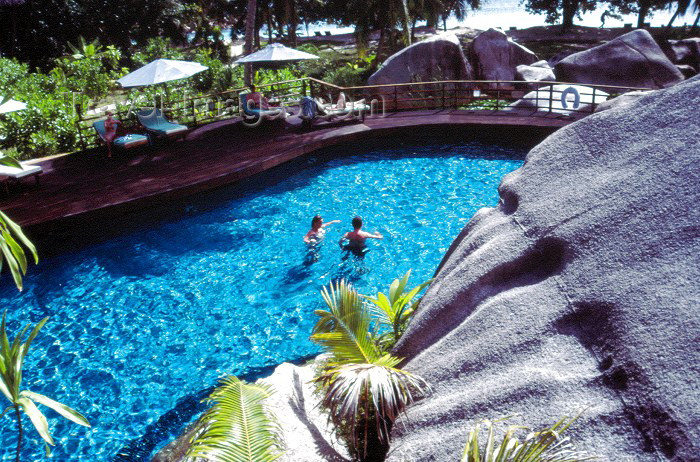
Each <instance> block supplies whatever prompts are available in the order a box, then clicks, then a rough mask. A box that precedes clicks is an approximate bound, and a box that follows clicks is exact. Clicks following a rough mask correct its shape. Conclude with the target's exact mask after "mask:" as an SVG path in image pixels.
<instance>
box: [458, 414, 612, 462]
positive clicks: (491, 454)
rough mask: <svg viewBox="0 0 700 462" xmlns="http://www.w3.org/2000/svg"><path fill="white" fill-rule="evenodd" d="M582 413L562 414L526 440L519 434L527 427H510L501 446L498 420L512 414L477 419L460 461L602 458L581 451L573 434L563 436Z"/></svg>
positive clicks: (533, 461)
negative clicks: (496, 434)
mask: <svg viewBox="0 0 700 462" xmlns="http://www.w3.org/2000/svg"><path fill="white" fill-rule="evenodd" d="M580 415H581V414H580V413H579V414H578V415H577V416H575V417H573V418H572V419H570V420H569V419H568V417H562V418H561V419H559V421H557V423H555V424H554V425H552V426H551V427H549V428H546V429H544V430H542V431H539V432H534V433H530V434H529V435H527V437H526V438H525V440H524V441H520V440H519V439H518V438H517V437H516V436H515V433H516V431H518V430H521V429H527V428H526V427H523V426H514V425H512V426H509V427H508V428H507V429H506V432H505V434H504V436H503V440H502V441H501V442H500V443H499V444H498V446H496V442H495V437H494V423H496V422H500V421H502V420H506V419H508V418H510V417H506V418H505V419H499V420H495V421H489V420H483V421H480V422H477V424H476V425H475V426H474V427H473V428H471V429H470V430H469V432H468V435H467V442H466V444H465V446H464V450H463V451H462V458H461V459H460V460H461V462H515V461H521V462H524V461H527V462H582V461H587V460H595V459H597V458H598V457H597V456H594V455H590V454H588V453H586V452H585V451H577V450H576V449H575V448H574V446H573V444H572V443H571V440H570V439H569V437H563V436H562V434H563V433H564V432H565V431H566V430H567V429H568V428H569V426H570V425H571V424H572V423H573V422H574V421H576V419H578V418H579V416H580ZM484 426H485V427H486V428H487V431H488V434H487V438H486V444H485V445H482V444H480V443H479V433H480V432H481V429H482V427H484ZM482 446H483V449H482Z"/></svg>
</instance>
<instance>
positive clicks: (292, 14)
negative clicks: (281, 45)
mask: <svg viewBox="0 0 700 462" xmlns="http://www.w3.org/2000/svg"><path fill="white" fill-rule="evenodd" d="M285 7H286V10H287V11H286V13H287V35H288V37H289V42H290V43H291V44H292V46H294V47H295V46H297V25H298V22H299V18H298V17H297V5H296V2H295V1H294V0H287V1H286V3H285Z"/></svg>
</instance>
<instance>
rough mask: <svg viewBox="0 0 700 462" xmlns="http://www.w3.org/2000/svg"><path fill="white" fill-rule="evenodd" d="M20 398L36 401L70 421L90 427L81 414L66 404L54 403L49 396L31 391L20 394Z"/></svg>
mask: <svg viewBox="0 0 700 462" xmlns="http://www.w3.org/2000/svg"><path fill="white" fill-rule="evenodd" d="M20 396H26V397H27V398H29V399H31V400H33V401H36V402H37V403H39V404H43V405H44V406H46V407H50V408H51V409H53V410H54V411H56V412H58V413H59V414H61V415H62V416H63V417H65V418H66V419H68V420H70V421H71V422H75V423H77V424H78V425H82V426H84V427H89V426H90V423H89V422H88V421H87V419H86V418H85V417H84V416H83V415H82V414H81V413H79V412H78V411H76V410H75V409H72V408H70V407H68V406H66V405H65V404H62V403H59V402H58V401H54V400H52V399H51V398H49V397H47V396H44V395H40V394H39V393H34V392H31V391H29V390H24V391H22V392H21V393H20Z"/></svg>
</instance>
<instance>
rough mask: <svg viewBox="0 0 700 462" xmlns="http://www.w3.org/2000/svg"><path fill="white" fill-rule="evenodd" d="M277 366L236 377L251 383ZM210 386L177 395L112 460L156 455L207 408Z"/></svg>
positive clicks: (139, 461) (141, 460) (138, 460)
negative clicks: (172, 405) (154, 419)
mask: <svg viewBox="0 0 700 462" xmlns="http://www.w3.org/2000/svg"><path fill="white" fill-rule="evenodd" d="M315 356H316V355H309V356H305V357H303V358H299V359H296V360H293V361H287V362H289V363H292V364H296V365H297V366H298V365H302V364H304V363H305V362H307V361H309V360H310V359H312V358H314V357H315ZM276 367H277V365H274V366H265V367H259V368H255V369H251V370H250V371H249V372H247V373H246V374H240V375H239V376H238V378H239V379H241V380H245V381H246V382H249V383H252V382H255V381H256V380H258V379H259V378H262V377H267V376H269V375H271V374H272V373H273V372H274V370H275V368H276ZM213 390H214V387H211V388H207V389H205V390H201V391H199V392H197V393H193V394H190V395H187V396H184V397H182V398H180V399H179V400H178V401H177V404H176V405H175V407H174V408H173V409H171V410H170V411H168V412H166V413H165V414H163V415H162V416H160V418H159V419H158V420H157V421H156V422H155V423H153V424H151V425H149V426H148V427H146V431H145V432H144V434H143V435H141V436H140V437H138V438H134V439H133V440H131V441H129V442H128V443H126V444H125V445H124V447H123V448H121V449H120V450H119V451H117V454H116V455H115V456H114V457H113V458H112V461H114V462H127V461H128V462H147V461H149V460H151V458H152V457H153V456H154V455H155V454H154V451H155V449H156V448H157V447H158V446H159V445H161V444H163V443H169V442H170V441H172V440H174V439H175V438H177V437H178V436H179V435H180V433H182V431H183V430H184V429H185V427H186V426H187V424H188V423H189V422H190V421H192V419H193V418H194V417H196V416H197V415H198V414H200V413H202V412H203V411H204V410H205V409H206V407H207V406H206V405H205V404H204V403H202V400H203V399H204V398H206V397H207V396H209V394H210V393H211V392H212V391H213Z"/></svg>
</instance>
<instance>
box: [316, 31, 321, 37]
mask: <svg viewBox="0 0 700 462" xmlns="http://www.w3.org/2000/svg"><path fill="white" fill-rule="evenodd" d="M314 35H315V36H316V37H323V36H322V35H321V33H320V32H319V31H316V32H314Z"/></svg>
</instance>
